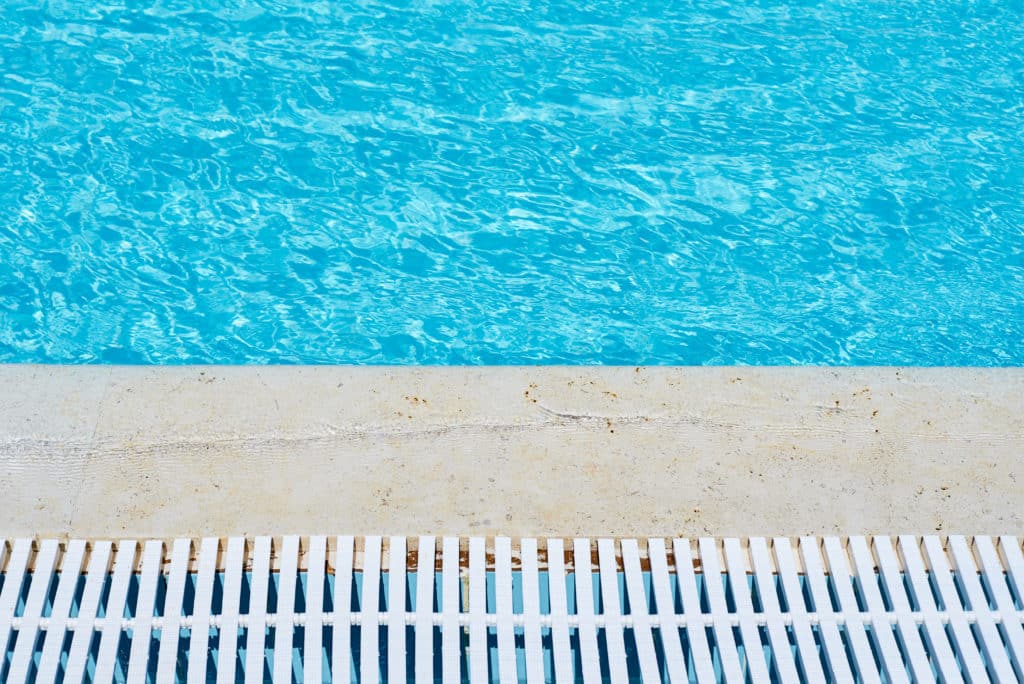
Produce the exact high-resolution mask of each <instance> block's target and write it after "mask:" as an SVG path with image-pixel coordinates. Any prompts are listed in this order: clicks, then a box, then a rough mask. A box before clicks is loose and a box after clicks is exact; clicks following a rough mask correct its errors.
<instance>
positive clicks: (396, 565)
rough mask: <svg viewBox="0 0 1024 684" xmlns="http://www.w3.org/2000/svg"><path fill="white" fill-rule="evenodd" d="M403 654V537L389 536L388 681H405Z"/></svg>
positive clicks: (404, 650) (404, 651)
mask: <svg viewBox="0 0 1024 684" xmlns="http://www.w3.org/2000/svg"><path fill="white" fill-rule="evenodd" d="M405 655H406V647H405V537H391V540H390V543H389V545H388V680H389V681H392V682H404V681H405ZM307 680H308V678H307Z"/></svg>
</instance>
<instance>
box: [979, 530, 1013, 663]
mask: <svg viewBox="0 0 1024 684" xmlns="http://www.w3.org/2000/svg"><path fill="white" fill-rule="evenodd" d="M974 548H975V550H976V551H977V552H978V556H979V557H980V558H981V571H982V576H983V577H984V578H985V586H986V587H988V590H989V593H990V594H991V595H992V598H993V599H995V602H996V609H998V610H999V611H1000V612H1001V613H1002V615H1003V621H1002V629H1003V634H1004V635H1005V637H1006V642H1007V645H1008V646H1009V648H1010V654H1011V656H1012V663H1011V664H1012V665H1013V670H1014V672H1015V673H1016V675H1017V679H1018V680H1019V681H1024V629H1022V628H1021V623H1020V619H1019V618H1018V617H1017V616H1016V615H1015V614H1016V612H1017V608H1016V606H1015V605H1014V603H1013V597H1012V596H1010V590H1009V588H1008V587H1007V586H1006V581H1005V577H1004V574H1003V572H1004V571H1003V566H1002V563H1000V561H999V554H998V553H997V552H996V547H995V545H994V544H993V542H992V538H991V537H975V538H974Z"/></svg>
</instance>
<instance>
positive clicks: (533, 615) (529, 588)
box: [519, 537, 544, 684]
mask: <svg viewBox="0 0 1024 684" xmlns="http://www.w3.org/2000/svg"><path fill="white" fill-rule="evenodd" d="M519 556H520V558H521V559H522V564H523V651H524V655H525V656H526V681H527V684H541V683H542V682H544V660H543V658H544V652H543V649H542V642H541V631H540V573H539V571H538V566H537V540H536V539H533V538H532V537H531V538H527V539H523V540H522V541H521V542H520V544H519Z"/></svg>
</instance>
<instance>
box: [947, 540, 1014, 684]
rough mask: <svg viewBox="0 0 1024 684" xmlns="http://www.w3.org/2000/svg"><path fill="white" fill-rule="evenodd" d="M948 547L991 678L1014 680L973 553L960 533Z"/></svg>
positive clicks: (950, 541) (1000, 680)
mask: <svg viewBox="0 0 1024 684" xmlns="http://www.w3.org/2000/svg"><path fill="white" fill-rule="evenodd" d="M949 549H950V551H952V553H953V562H954V563H955V564H956V571H957V574H958V575H959V577H960V582H961V584H962V586H963V588H964V591H965V593H966V594H967V600H968V602H970V609H971V610H973V611H974V616H975V620H976V622H975V624H976V626H977V631H978V632H979V633H980V635H981V648H982V650H983V651H984V652H985V658H986V660H987V663H988V667H989V670H990V672H991V674H992V677H993V679H995V680H996V681H998V682H1015V681H1017V677H1016V675H1015V674H1014V672H1013V668H1012V667H1011V666H1010V659H1009V658H1008V657H1007V654H1006V647H1005V646H1003V640H1002V639H1001V638H1000V636H999V630H998V628H997V627H996V623H995V620H994V619H993V617H992V612H991V610H990V608H989V605H988V599H987V598H986V597H985V592H984V590H983V589H982V588H981V582H980V581H979V580H978V566H977V565H975V562H974V554H973V553H971V549H970V547H968V546H967V540H965V539H964V538H963V537H962V536H960V535H951V536H950V537H949Z"/></svg>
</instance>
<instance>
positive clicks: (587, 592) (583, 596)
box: [572, 539, 601, 684]
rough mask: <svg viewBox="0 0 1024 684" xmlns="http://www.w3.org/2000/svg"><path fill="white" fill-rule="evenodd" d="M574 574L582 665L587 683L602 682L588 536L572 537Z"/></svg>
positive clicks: (585, 683)
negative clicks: (584, 537) (573, 538)
mask: <svg viewBox="0 0 1024 684" xmlns="http://www.w3.org/2000/svg"><path fill="white" fill-rule="evenodd" d="M572 557H573V566H574V567H575V572H574V573H573V575H574V576H575V580H576V613H577V615H578V618H577V619H578V620H579V627H578V628H577V634H578V635H579V642H580V665H581V669H582V672H581V674H582V676H583V682H584V684H592V683H593V684H597V683H598V682H600V681H601V655H600V653H599V652H598V648H597V621H596V620H595V619H594V572H593V567H592V565H593V561H592V556H591V553H590V540H589V539H575V540H573V549H572Z"/></svg>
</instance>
